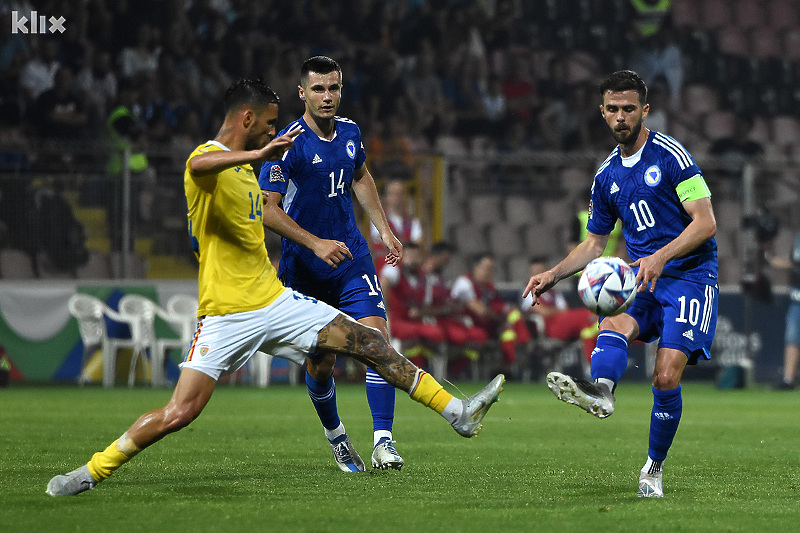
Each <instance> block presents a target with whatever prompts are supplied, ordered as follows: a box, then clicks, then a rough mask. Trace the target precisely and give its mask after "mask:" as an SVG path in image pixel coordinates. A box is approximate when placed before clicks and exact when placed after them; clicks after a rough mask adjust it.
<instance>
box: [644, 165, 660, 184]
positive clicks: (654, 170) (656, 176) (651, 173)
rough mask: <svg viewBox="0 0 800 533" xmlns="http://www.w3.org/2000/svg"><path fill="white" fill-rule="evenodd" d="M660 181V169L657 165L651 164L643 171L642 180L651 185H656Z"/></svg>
mask: <svg viewBox="0 0 800 533" xmlns="http://www.w3.org/2000/svg"><path fill="white" fill-rule="evenodd" d="M660 181H661V169H660V168H658V165H653V166H652V167H650V168H648V169H647V172H645V173H644V182H645V183H646V184H648V185H649V186H651V187H655V186H656V185H658V182H660Z"/></svg>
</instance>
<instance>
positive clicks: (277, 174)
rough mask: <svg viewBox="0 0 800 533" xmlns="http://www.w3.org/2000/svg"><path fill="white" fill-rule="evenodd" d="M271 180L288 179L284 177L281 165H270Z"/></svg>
mask: <svg viewBox="0 0 800 533" xmlns="http://www.w3.org/2000/svg"><path fill="white" fill-rule="evenodd" d="M269 181H270V182H273V181H286V180H285V179H283V171H282V170H281V166H280V165H272V166H271V167H269Z"/></svg>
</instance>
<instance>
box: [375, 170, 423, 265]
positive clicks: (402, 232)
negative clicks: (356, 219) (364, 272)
mask: <svg viewBox="0 0 800 533" xmlns="http://www.w3.org/2000/svg"><path fill="white" fill-rule="evenodd" d="M381 203H382V204H383V210H384V212H385V213H386V220H388V221H389V227H390V228H391V230H392V232H393V233H394V234H395V236H397V238H398V239H399V240H400V242H404V243H406V242H410V243H414V244H415V245H417V246H422V244H423V242H422V237H423V230H422V223H421V222H420V220H419V218H417V217H415V216H414V215H413V214H412V212H411V209H410V207H411V205H410V203H409V200H408V193H407V191H406V185H405V183H404V182H403V181H401V180H392V181H390V182H388V183H387V184H386V185H385V186H384V188H383V194H382V195H381ZM369 233H370V241H371V246H370V247H371V248H372V252H373V257H374V259H375V268H376V270H377V271H378V274H380V272H381V269H382V268H383V267H384V266H385V265H386V262H385V261H384V258H383V254H384V253H385V252H386V245H385V244H383V241H382V240H381V235H380V233H379V232H378V229H377V228H376V227H375V226H374V225H373V224H370V232H369ZM376 254H377V255H376Z"/></svg>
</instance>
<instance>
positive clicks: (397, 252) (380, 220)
mask: <svg viewBox="0 0 800 533" xmlns="http://www.w3.org/2000/svg"><path fill="white" fill-rule="evenodd" d="M353 191H355V193H356V198H358V203H360V204H361V207H363V208H364V211H366V212H367V215H368V216H369V220H370V222H372V224H373V225H374V226H375V228H376V229H377V230H378V233H379V234H380V236H381V241H382V242H383V244H384V245H385V246H386V248H387V250H388V253H387V254H386V263H387V264H389V265H397V264H398V263H399V262H400V261H401V260H402V259H403V243H401V242H400V240H399V239H398V238H397V237H396V236H395V234H394V232H392V228H391V227H390V226H389V221H388V220H387V219H386V212H384V210H383V206H382V205H381V199H380V196H379V195H378V189H377V187H376V186H375V180H374V179H373V177H372V174H370V172H369V170H367V165H366V163H365V164H363V165H361V166H360V167H359V168H357V169H356V170H355V171H354V172H353Z"/></svg>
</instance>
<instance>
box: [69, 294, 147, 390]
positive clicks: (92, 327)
mask: <svg viewBox="0 0 800 533" xmlns="http://www.w3.org/2000/svg"><path fill="white" fill-rule="evenodd" d="M68 305H69V312H70V314H72V316H74V317H75V319H76V320H77V321H78V330H79V331H80V335H81V341H82V342H83V365H81V368H83V367H84V366H85V364H86V362H87V359H88V357H90V356H91V354H92V353H94V351H95V350H96V349H97V348H98V347H99V348H101V349H102V351H103V386H104V387H112V386H113V385H114V375H115V373H116V359H117V351H118V350H119V349H120V348H134V343H133V341H132V339H116V338H111V337H109V335H108V329H107V328H106V317H108V318H110V319H111V320H114V321H116V322H122V323H128V319H127V318H126V317H125V316H123V315H121V314H120V313H117V312H116V311H114V310H113V309H111V308H110V307H108V306H107V305H106V304H105V302H103V301H102V300H100V299H98V298H95V297H94V296H91V295H89V294H81V293H77V294H74V295H72V297H71V298H70V299H69V304H68ZM128 380H129V382H130V381H131V377H130V376H129V378H128ZM78 381H79V382H80V383H84V382H86V381H87V378H86V376H85V375H83V373H81V376H80V377H79V378H78Z"/></svg>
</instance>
